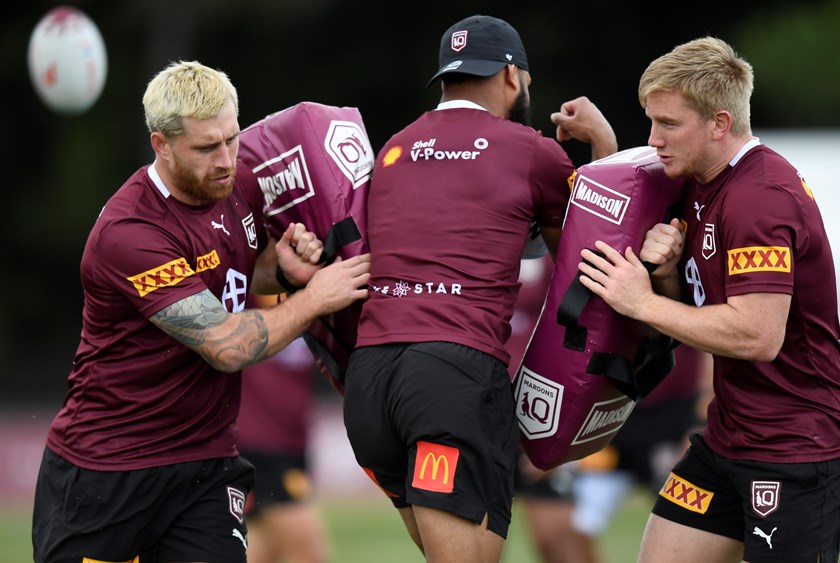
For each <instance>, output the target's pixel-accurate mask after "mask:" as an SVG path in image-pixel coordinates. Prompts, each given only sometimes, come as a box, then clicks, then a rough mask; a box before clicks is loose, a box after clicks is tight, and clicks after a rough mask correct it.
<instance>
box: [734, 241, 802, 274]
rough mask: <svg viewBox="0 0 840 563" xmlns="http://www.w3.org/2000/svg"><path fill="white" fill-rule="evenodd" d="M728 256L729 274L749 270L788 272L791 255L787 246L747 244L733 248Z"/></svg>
mask: <svg viewBox="0 0 840 563" xmlns="http://www.w3.org/2000/svg"><path fill="white" fill-rule="evenodd" d="M727 255H728V256H729V275H730V276H734V275H736V274H747V273H750V272H790V270H791V266H792V265H793V257H792V256H791V255H790V248H788V247H787V246H747V247H744V248H733V249H732V250H730V251H728V252H727Z"/></svg>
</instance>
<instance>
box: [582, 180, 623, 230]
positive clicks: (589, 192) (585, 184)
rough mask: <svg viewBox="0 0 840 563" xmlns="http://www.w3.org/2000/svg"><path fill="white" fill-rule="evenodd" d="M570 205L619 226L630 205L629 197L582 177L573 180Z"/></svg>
mask: <svg viewBox="0 0 840 563" xmlns="http://www.w3.org/2000/svg"><path fill="white" fill-rule="evenodd" d="M571 203H572V204H573V205H576V206H578V207H580V208H581V209H583V210H584V211H586V212H587V213H592V214H593V215H597V216H598V217H600V218H602V219H606V220H607V221H609V222H610V223H615V224H616V225H620V224H621V222H622V221H623V220H624V213H625V212H626V211H627V206H628V205H630V197H629V196H626V195H624V194H621V193H618V192H616V191H614V190H611V189H610V188H608V187H606V186H605V185H603V184H599V183H598V182H595V181H594V180H591V179H589V178H587V177H586V176H583V175H578V176H577V179H576V180H575V191H574V193H573V194H572V200H571Z"/></svg>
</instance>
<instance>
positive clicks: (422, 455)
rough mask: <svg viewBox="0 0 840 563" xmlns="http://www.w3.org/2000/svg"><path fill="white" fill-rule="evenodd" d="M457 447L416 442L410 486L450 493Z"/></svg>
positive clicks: (456, 460)
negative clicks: (412, 478)
mask: <svg viewBox="0 0 840 563" xmlns="http://www.w3.org/2000/svg"><path fill="white" fill-rule="evenodd" d="M459 454H460V452H459V451H458V448H453V447H451V446H444V445H442V444H433V443H431V442H417V455H416V457H415V458H414V480H413V481H412V482H411V486H412V487H415V488H417V489H424V490H427V491H434V492H437V493H451V492H452V490H453V488H454V483H455V471H456V470H457V468H458V456H459Z"/></svg>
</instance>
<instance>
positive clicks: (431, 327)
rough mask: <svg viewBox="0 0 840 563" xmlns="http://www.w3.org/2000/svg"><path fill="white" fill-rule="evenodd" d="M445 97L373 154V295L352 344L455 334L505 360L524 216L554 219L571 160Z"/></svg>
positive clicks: (522, 130)
mask: <svg viewBox="0 0 840 563" xmlns="http://www.w3.org/2000/svg"><path fill="white" fill-rule="evenodd" d="M453 105H454V106H460V107H452V106H453ZM448 106H449V108H448V109H438V110H435V111H430V112H426V113H425V114H423V115H422V116H421V117H420V118H419V119H418V120H417V121H415V122H414V123H412V124H411V125H409V126H408V127H406V128H405V129H403V130H402V131H400V132H399V133H397V134H396V135H394V136H393V137H392V138H391V139H390V140H389V141H388V142H387V143H386V145H385V146H384V147H383V148H382V150H381V151H380V152H379V154H378V156H377V159H376V165H375V168H374V173H373V177H372V181H371V186H370V194H369V196H368V242H369V243H370V250H371V256H372V260H371V279H370V290H371V292H370V297H369V299H368V300H367V301H365V303H364V305H363V307H362V315H361V321H360V324H359V335H358V339H357V345H358V346H368V345H373V344H383V343H388V342H423V341H435V340H440V341H448V342H456V343H459V344H464V345H466V346H471V347H473V348H475V349H477V350H480V351H482V352H485V353H487V354H492V355H493V356H496V357H497V358H499V359H500V360H502V361H503V362H504V363H505V364H507V363H508V360H509V354H508V352H507V350H506V349H505V346H504V345H505V342H506V341H507V339H508V337H509V335H510V324H509V321H510V318H511V314H512V311H513V303H514V301H515V299H516V295H517V291H518V287H519V284H518V281H517V278H518V273H519V260H520V257H521V255H522V250H523V248H524V246H525V240H526V236H527V233H528V227H529V224H530V221H531V219H532V218H536V219H537V221H538V222H539V223H541V224H543V225H548V226H553V227H560V226H562V222H563V216H564V214H565V210H566V204H567V203H568V200H569V185H570V184H569V179H570V177H571V176H572V175H573V173H574V167H573V165H572V163H571V161H570V160H569V158H568V156H567V155H566V153H565V151H564V150H563V149H562V148H561V147H560V145H559V144H558V143H557V142H556V141H554V140H553V139H549V138H547V137H543V136H542V135H541V134H540V133H539V132H538V131H535V130H534V129H532V128H530V127H526V126H523V125H520V124H517V123H514V122H511V121H509V120H506V119H502V118H499V117H494V116H493V115H491V114H490V113H489V112H487V111H484V110H482V109H476V108H477V106H474V105H471V106H470V107H464V106H465V103H464V102H460V103H458V102H456V103H454V104H448Z"/></svg>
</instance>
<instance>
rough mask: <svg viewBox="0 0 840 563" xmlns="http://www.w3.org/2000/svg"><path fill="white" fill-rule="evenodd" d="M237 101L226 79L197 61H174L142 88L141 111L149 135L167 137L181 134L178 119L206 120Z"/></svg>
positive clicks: (236, 107) (222, 74)
mask: <svg viewBox="0 0 840 563" xmlns="http://www.w3.org/2000/svg"><path fill="white" fill-rule="evenodd" d="M231 101H232V102H233V105H234V108H235V109H236V115H237V116H238V115H239V98H238V97H237V94H236V88H234V86H233V84H232V83H231V81H230V79H229V78H228V76H227V75H226V74H225V73H224V72H221V71H219V70H214V69H212V68H210V67H207V66H204V65H203V64H201V63H199V62H197V61H186V62H185V61H178V62H174V63H171V64H170V65H169V66H167V67H166V68H165V69H163V70H162V71H160V72H159V73H158V74H157V75H156V76H155V77H154V78H152V80H151V81H150V82H149V85H148V86H147V87H146V93H145V94H144V95H143V109H144V111H145V114H146V127H148V129H149V132H150V133H152V132H155V131H160V132H161V133H163V134H164V135H165V136H167V137H172V136H175V135H180V134H181V133H183V132H184V127H183V124H182V118H184V117H190V118H193V119H209V118H211V117H215V116H217V115H219V113H221V111H222V110H223V109H224V107H225V106H226V105H227V104H228V103H229V102H231Z"/></svg>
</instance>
